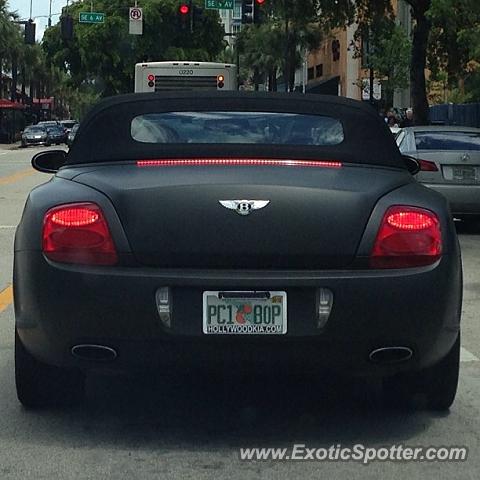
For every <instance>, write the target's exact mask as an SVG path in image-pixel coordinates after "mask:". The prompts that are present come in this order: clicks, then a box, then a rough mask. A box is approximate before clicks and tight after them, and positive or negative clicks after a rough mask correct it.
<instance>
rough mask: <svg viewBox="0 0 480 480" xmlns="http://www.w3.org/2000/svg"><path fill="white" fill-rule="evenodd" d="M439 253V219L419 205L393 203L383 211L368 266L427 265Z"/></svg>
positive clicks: (440, 252)
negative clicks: (394, 204)
mask: <svg viewBox="0 0 480 480" xmlns="http://www.w3.org/2000/svg"><path fill="white" fill-rule="evenodd" d="M441 254H442V235H441V230H440V221H439V219H438V217H437V215H436V214H435V213H433V212H432V211H430V210H426V209H423V208H417V207H410V206H402V205H396V206H393V207H390V208H389V209H388V210H387V212H386V213H385V215H384V217H383V220H382V223H381V225H380V228H379V230H378V233H377V238H376V240H375V245H374V247H373V250H372V254H371V256H370V266H371V267H372V268H408V267H419V266H423V265H431V264H432V263H435V262H436V261H437V260H438V259H439V258H440V256H441Z"/></svg>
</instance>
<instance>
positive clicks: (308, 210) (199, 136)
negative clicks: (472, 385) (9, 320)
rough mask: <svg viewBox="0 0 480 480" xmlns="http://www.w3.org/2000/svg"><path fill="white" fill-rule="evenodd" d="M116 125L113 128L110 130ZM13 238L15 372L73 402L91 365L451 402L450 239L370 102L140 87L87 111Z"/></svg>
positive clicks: (454, 328)
mask: <svg viewBox="0 0 480 480" xmlns="http://www.w3.org/2000/svg"><path fill="white" fill-rule="evenodd" d="M112 125H114V126H115V128H112ZM32 163H33V166H34V167H35V168H36V169H37V170H40V171H44V172H55V176H54V177H53V178H52V179H51V180H50V181H49V182H48V183H46V184H44V185H41V186H39V187H37V188H36V189H34V190H33V191H32V192H31V193H30V195H29V197H28V200H27V203H26V206H25V210H24V213H23V217H22V220H21V223H20V225H19V226H18V230H17V232H16V238H15V265H14V294H15V315H16V336H15V342H16V343H15V360H16V367H15V368H16V385H17V392H18V397H19V399H20V401H21V402H22V403H23V404H24V405H25V406H28V407H38V406H44V405H51V404H57V403H63V402H68V401H72V400H78V399H79V398H81V396H82V393H83V389H84V384H85V376H86V374H88V372H91V371H95V370H105V369H108V370H115V369H116V370H119V371H125V370H138V369H139V370H146V369H154V370H157V371H167V370H171V369H173V368H175V369H180V370H181V371H189V372H190V371H197V370H199V369H201V370H204V369H207V370H208V369H214V368H219V366H220V368H222V369H226V370H225V371H228V372H229V374H231V373H232V372H244V373H247V374H248V373H256V372H258V369H259V368H260V367H261V370H262V371H267V370H268V369H273V370H274V371H276V372H277V373H278V372H282V373H284V374H285V375H287V374H289V373H291V372H302V373H304V374H305V375H317V374H318V372H320V371H329V372H343V373H345V372H346V373H348V374H351V375H361V376H376V377H379V378H381V379H383V383H384V386H385V388H386V389H388V390H389V391H397V392H402V393H403V395H404V396H405V398H406V399H409V398H411V397H412V396H413V395H417V394H423V395H424V398H426V400H427V402H428V406H429V407H430V408H434V409H446V408H448V407H449V406H450V405H451V404H452V402H453V400H454V397H455V393H456V388H457V380H458V369H459V352H460V312H461V298H462V271H461V259H460V251H459V245H458V241H457V237H456V234H455V230H454V226H453V223H452V219H451V216H450V212H449V209H448V205H447V201H446V200H445V199H444V197H442V196H441V195H440V194H438V193H436V192H434V191H432V190H430V189H428V188H426V187H424V186H422V185H420V184H419V183H417V182H416V180H415V179H414V178H413V176H412V174H414V173H416V172H418V169H419V165H418V162H417V161H416V160H415V159H412V158H408V157H402V156H401V154H400V152H399V150H398V148H397V146H396V144H395V141H394V139H393V137H392V135H391V133H390V131H389V130H388V128H387V126H386V125H385V124H384V123H383V122H382V121H381V119H380V118H379V117H378V115H377V114H376V113H375V112H374V111H373V110H371V109H370V107H369V106H365V105H363V104H361V103H358V102H355V101H350V100H346V99H336V98H331V97H321V96H308V95H303V96H302V95H282V94H239V93H224V94H219V93H216V92H215V93H214V94H213V93H206V94H201V93H195V94H192V93H174V94H172V93H170V94H137V95H129V96H123V97H118V98H114V99H109V100H105V101H103V102H101V103H100V104H99V105H98V106H96V107H95V108H94V109H93V111H92V112H91V113H90V114H89V116H88V117H87V118H86V119H85V120H84V122H83V123H82V126H81V127H80V129H79V131H78V134H77V139H76V141H75V143H74V145H73V146H72V148H71V150H70V151H69V152H68V154H67V153H65V152H60V151H56V152H55V151H49V152H43V153H40V154H37V155H36V156H35V157H34V159H33V162H32Z"/></svg>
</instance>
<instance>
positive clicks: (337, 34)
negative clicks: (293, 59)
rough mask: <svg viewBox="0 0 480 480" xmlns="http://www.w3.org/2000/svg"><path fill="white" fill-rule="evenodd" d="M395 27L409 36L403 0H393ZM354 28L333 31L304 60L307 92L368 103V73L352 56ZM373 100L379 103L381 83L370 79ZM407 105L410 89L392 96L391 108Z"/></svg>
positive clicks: (405, 7) (354, 26) (408, 13)
mask: <svg viewBox="0 0 480 480" xmlns="http://www.w3.org/2000/svg"><path fill="white" fill-rule="evenodd" d="M392 3H393V8H394V11H395V14H396V21H397V23H398V24H399V25H400V26H402V27H403V28H404V29H405V31H406V33H407V34H408V35H409V36H411V32H412V16H411V13H410V8H409V6H408V4H407V3H406V2H405V1H404V0H393V2H392ZM356 30H357V25H355V24H353V25H351V26H349V27H347V28H344V29H336V30H333V31H332V32H331V34H330V35H328V37H327V38H325V40H323V42H322V43H321V45H320V47H319V48H318V49H317V50H315V51H312V52H310V53H309V55H308V59H307V88H306V90H307V92H312V93H323V94H329V95H340V96H344V97H349V98H353V99H355V100H364V101H369V100H370V72H369V70H368V69H366V68H365V65H362V58H361V56H359V55H358V54H357V53H356V49H355V46H354V35H355V31H356ZM373 80H374V81H373V87H374V99H375V101H380V100H381V99H382V91H381V79H377V78H374V79H373ZM410 104H411V96H410V88H407V89H404V90H402V91H397V92H395V95H394V106H395V107H398V108H407V107H409V106H410Z"/></svg>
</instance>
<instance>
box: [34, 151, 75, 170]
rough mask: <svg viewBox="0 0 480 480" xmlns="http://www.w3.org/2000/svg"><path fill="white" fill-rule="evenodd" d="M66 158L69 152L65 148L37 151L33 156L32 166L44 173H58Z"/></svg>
mask: <svg viewBox="0 0 480 480" xmlns="http://www.w3.org/2000/svg"><path fill="white" fill-rule="evenodd" d="M66 160H67V152H65V151H64V150H49V151H46V152H40V153H37V154H36V155H35V156H34V157H33V158H32V167H33V168H34V169H35V170H38V171H39V172H42V173H56V172H58V170H59V169H60V167H63V165H65V162H66Z"/></svg>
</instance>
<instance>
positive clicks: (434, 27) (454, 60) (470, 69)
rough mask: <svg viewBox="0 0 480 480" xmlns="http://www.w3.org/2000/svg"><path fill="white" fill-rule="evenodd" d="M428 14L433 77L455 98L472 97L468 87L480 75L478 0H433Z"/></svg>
mask: <svg viewBox="0 0 480 480" xmlns="http://www.w3.org/2000/svg"><path fill="white" fill-rule="evenodd" d="M428 17H429V20H430V23H431V33H430V39H429V51H428V65H429V69H430V71H431V73H432V80H438V81H443V82H444V84H445V86H446V88H447V89H448V90H449V91H450V92H451V93H450V98H452V99H454V100H459V99H460V100H463V101H465V100H468V99H474V98H475V89H473V91H471V92H470V91H469V87H470V86H471V85H472V84H473V85H474V84H475V77H476V76H478V75H479V74H480V70H479V69H480V2H478V0H433V1H432V6H431V8H430V10H429V12H428ZM476 98H477V100H478V99H480V97H479V96H477V97H476Z"/></svg>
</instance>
